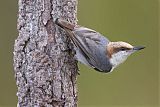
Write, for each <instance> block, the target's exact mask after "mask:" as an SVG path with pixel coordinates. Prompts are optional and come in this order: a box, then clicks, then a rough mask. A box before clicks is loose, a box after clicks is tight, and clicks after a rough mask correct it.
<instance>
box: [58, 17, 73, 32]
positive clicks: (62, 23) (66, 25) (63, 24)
mask: <svg viewBox="0 0 160 107" xmlns="http://www.w3.org/2000/svg"><path fill="white" fill-rule="evenodd" d="M55 24H57V25H58V26H60V27H62V28H66V29H69V30H74V27H75V25H74V24H72V23H69V22H68V21H66V20H63V19H59V18H57V19H56V20H55Z"/></svg>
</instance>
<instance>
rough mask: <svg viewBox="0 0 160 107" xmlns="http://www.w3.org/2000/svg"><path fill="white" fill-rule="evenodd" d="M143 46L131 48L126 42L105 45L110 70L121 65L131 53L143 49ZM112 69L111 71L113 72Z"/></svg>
mask: <svg viewBox="0 0 160 107" xmlns="http://www.w3.org/2000/svg"><path fill="white" fill-rule="evenodd" d="M144 48H145V47H143V46H132V45H130V44H129V43H126V42H121V41H119V42H110V43H109V44H108V45H107V56H108V57H109V60H110V63H111V64H112V66H113V67H112V68H113V69H114V68H115V67H117V66H118V65H119V64H121V63H123V62H124V61H125V60H126V59H127V57H128V56H130V55H131V54H132V53H134V52H136V51H138V50H141V49H144ZM113 69H112V70H113Z"/></svg>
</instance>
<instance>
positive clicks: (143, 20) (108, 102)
mask: <svg viewBox="0 0 160 107" xmlns="http://www.w3.org/2000/svg"><path fill="white" fill-rule="evenodd" d="M17 9H18V7H17V1H15V0H3V1H2V0H1V1H0V13H1V15H0V107H1V106H11V107H12V106H13V107H16V103H17V97H16V84H15V80H14V72H13V66H12V63H13V61H12V57H13V54H12V52H13V44H14V40H15V38H16V37H17V35H18V34H17V30H16V20H17ZM78 20H79V21H78V23H79V24H80V25H83V26H86V27H89V28H92V29H95V30H96V31H99V32H101V33H102V34H104V35H107V37H108V38H109V39H110V40H112V41H119V40H122V41H126V42H129V43H131V44H133V45H144V46H146V47H147V48H146V49H144V50H142V51H140V52H137V53H135V54H133V55H132V56H130V57H129V58H128V60H127V61H126V62H125V63H124V64H122V65H121V66H119V67H118V68H116V69H115V70H114V71H113V72H112V73H109V74H103V73H99V72H96V71H94V70H92V69H91V68H88V67H86V66H84V65H81V64H79V65H80V70H81V71H80V76H78V90H79V107H101V106H103V107H159V104H158V102H159V100H158V96H159V92H158V91H159V90H158V89H159V84H158V77H159V76H158V50H159V48H158V30H159V29H158V0H79V4H78Z"/></svg>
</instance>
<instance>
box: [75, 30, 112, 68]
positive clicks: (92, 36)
mask: <svg viewBox="0 0 160 107" xmlns="http://www.w3.org/2000/svg"><path fill="white" fill-rule="evenodd" d="M73 33H74V34H75V38H77V40H78V41H79V42H80V43H81V45H82V46H83V47H85V48H86V50H87V51H88V52H89V55H90V56H92V59H94V61H92V60H90V62H89V63H90V64H91V65H93V66H94V67H95V68H97V70H99V71H104V70H106V69H109V68H108V67H107V65H109V61H108V59H107V53H106V47H107V45H108V43H109V42H110V41H109V40H108V39H107V38H106V37H104V36H103V35H102V34H100V33H98V32H96V31H94V30H92V29H89V28H85V27H76V28H75V29H74V30H73Z"/></svg>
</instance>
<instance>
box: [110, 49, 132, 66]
mask: <svg viewBox="0 0 160 107" xmlns="http://www.w3.org/2000/svg"><path fill="white" fill-rule="evenodd" d="M130 54H131V53H128V52H126V51H120V52H117V53H115V54H113V55H112V57H111V59H110V62H111V64H112V65H113V69H114V68H115V67H117V66H118V65H119V64H121V63H123V62H124V61H125V60H126V59H127V57H128V56H129V55H130Z"/></svg>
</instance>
